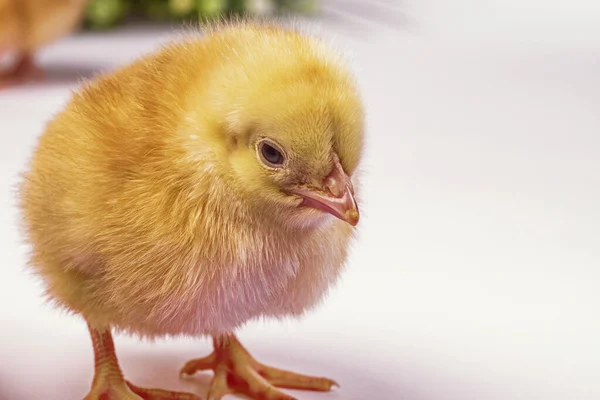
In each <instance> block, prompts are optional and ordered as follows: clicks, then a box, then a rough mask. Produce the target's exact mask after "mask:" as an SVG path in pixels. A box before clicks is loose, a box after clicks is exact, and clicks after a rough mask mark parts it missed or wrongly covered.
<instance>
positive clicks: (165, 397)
mask: <svg viewBox="0 0 600 400" xmlns="http://www.w3.org/2000/svg"><path fill="white" fill-rule="evenodd" d="M89 329H90V334H91V336H92V343H93V344H94V359H95V373H94V382H93V384H92V388H91V390H90V392H89V393H88V395H87V396H86V397H85V398H84V399H83V400H200V398H199V397H197V396H194V395H193V394H191V393H180V392H172V391H168V390H161V389H144V388H140V387H138V386H135V385H133V384H131V383H130V382H128V381H126V380H125V378H124V377H123V374H122V372H121V368H120V367H119V363H118V361H117V356H116V354H115V347H114V343H113V340H112V335H111V333H110V330H103V331H99V330H96V329H94V328H92V327H90V328H89Z"/></svg>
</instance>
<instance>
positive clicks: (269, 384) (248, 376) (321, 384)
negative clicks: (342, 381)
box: [181, 336, 339, 400]
mask: <svg viewBox="0 0 600 400" xmlns="http://www.w3.org/2000/svg"><path fill="white" fill-rule="evenodd" d="M213 343H214V348H215V350H214V352H213V353H212V354H210V355H209V356H207V357H203V358H198V359H194V360H191V361H189V362H187V363H186V364H185V366H184V367H183V368H182V369H181V374H182V375H193V374H194V373H196V372H197V371H204V370H209V369H210V370H213V371H214V374H215V375H214V378H213V380H212V382H211V385H210V389H209V392H208V399H207V400H220V399H221V398H222V397H223V396H225V395H228V394H233V393H241V394H245V395H247V396H249V397H251V398H252V399H255V400H296V399H295V398H294V397H292V396H290V395H288V394H285V393H283V392H282V391H280V390H278V389H276V387H280V388H287V389H299V390H312V391H321V392H327V391H330V390H331V389H332V388H333V387H334V386H339V385H338V384H337V383H336V382H335V381H333V380H331V379H327V378H319V377H312V376H307V375H301V374H296V373H293V372H289V371H284V370H281V369H277V368H273V367H269V366H266V365H263V364H261V363H259V362H258V361H256V360H255V359H254V358H253V357H252V356H251V355H250V353H248V351H247V350H246V349H245V348H244V347H243V346H242V344H241V343H240V342H239V341H238V340H237V338H236V337H235V336H227V337H224V338H215V339H213Z"/></svg>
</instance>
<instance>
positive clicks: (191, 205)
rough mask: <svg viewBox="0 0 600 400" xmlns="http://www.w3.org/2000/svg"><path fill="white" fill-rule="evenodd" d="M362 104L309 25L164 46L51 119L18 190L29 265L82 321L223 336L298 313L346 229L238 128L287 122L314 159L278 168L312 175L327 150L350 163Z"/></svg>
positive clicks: (330, 275) (143, 331) (237, 30)
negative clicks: (262, 160)
mask: <svg viewBox="0 0 600 400" xmlns="http://www.w3.org/2000/svg"><path fill="white" fill-rule="evenodd" d="M361 118H362V116H361V109H360V103H359V99H358V96H357V94H356V92H355V91H354V88H353V86H352V83H351V80H350V76H349V75H348V73H347V72H346V71H345V70H344V69H343V67H342V65H341V64H340V61H339V60H338V58H336V57H335V56H334V55H333V54H332V53H331V52H330V51H329V50H328V49H327V48H326V47H325V46H324V45H323V44H322V43H321V42H320V41H317V40H315V39H312V38H308V37H305V36H303V35H300V34H298V33H295V32H292V31H288V30H284V29H280V28H276V27H269V26H253V25H249V24H240V25H237V26H235V25H234V26H229V27H227V28H223V29H218V30H216V31H215V32H213V33H211V34H209V35H208V36H207V37H206V38H203V37H196V36H192V37H191V38H187V39H185V40H181V41H179V42H177V43H175V44H172V45H169V46H167V47H165V48H164V49H162V50H161V51H159V52H157V53H155V54H152V55H149V56H147V57H145V58H142V59H140V60H138V61H137V62H135V63H133V64H132V65H130V66H127V67H125V68H122V69H120V70H118V71H116V72H114V73H112V74H110V75H108V76H106V77H103V78H100V79H99V80H97V81H96V82H92V83H90V84H89V85H87V86H86V87H85V88H83V90H82V91H81V92H80V93H78V94H75V95H74V97H73V99H72V101H71V102H70V103H69V104H68V105H67V106H66V108H65V110H64V111H63V112H61V113H60V114H59V115H58V116H57V117H56V118H55V119H54V120H53V121H52V122H50V123H49V125H48V127H47V130H46V132H45V133H44V134H43V135H42V137H41V139H40V142H39V145H38V147H37V149H36V152H35V154H34V157H33V159H32V162H31V167H30V170H29V171H28V172H27V173H26V179H25V181H24V184H23V186H22V191H21V194H22V209H23V213H24V219H25V222H26V224H25V226H26V229H27V230H26V231H27V237H28V238H29V241H30V242H31V243H32V245H33V255H32V262H31V265H32V267H33V268H34V269H35V271H36V272H37V273H38V274H39V275H40V276H41V277H42V278H43V280H44V281H45V283H46V285H47V292H48V296H49V297H50V298H51V299H52V300H54V301H55V302H56V303H58V304H60V305H61V306H64V307H66V308H67V309H69V310H72V311H74V312H76V313H79V314H81V315H82V316H84V317H85V319H86V320H87V321H88V323H89V325H90V326H92V327H95V328H101V327H108V326H112V327H114V328H116V329H119V330H123V331H127V332H129V333H135V334H138V335H141V336H150V337H153V336H160V335H180V334H183V335H201V334H212V335H220V334H227V333H230V332H232V331H233V330H234V329H235V328H237V327H239V326H240V325H241V324H243V323H244V322H246V321H248V320H250V319H253V318H256V317H259V316H274V317H281V316H285V315H300V314H302V313H303V312H304V311H306V310H307V309H309V308H310V307H312V306H314V305H315V304H316V303H317V302H318V301H319V300H320V299H321V298H322V296H323V294H324V293H326V291H327V289H328V288H329V286H330V285H331V284H332V283H333V282H335V280H336V279H337V277H338V275H339V273H340V271H341V269H342V265H343V264H344V262H345V259H346V254H347V246H348V244H349V241H350V239H351V237H352V233H353V228H352V226H351V225H350V224H348V223H347V222H345V221H343V220H341V219H335V218H333V217H331V218H330V215H329V214H327V213H324V212H322V211H318V210H316V209H314V208H303V207H298V199H297V197H292V198H290V197H289V196H286V197H282V196H283V195H281V193H280V192H279V191H278V190H277V189H276V188H275V187H274V186H273V185H272V184H271V183H272V182H271V180H269V179H270V178H269V175H265V173H267V174H270V173H273V172H272V171H270V170H266V172H265V171H263V168H262V167H261V166H260V164H259V163H258V162H256V158H257V155H256V153H255V151H254V148H253V147H252V146H249V142H251V141H252V140H253V139H252V138H254V137H255V136H256V135H259V136H261V135H262V133H265V134H266V133H269V132H275V133H276V134H277V135H282V137H281V138H280V139H281V140H283V141H285V138H287V137H288V136H289V137H292V138H293V140H292V142H293V143H294V146H295V147H296V149H297V152H296V155H297V156H296V158H297V159H300V158H301V157H300V155H299V154H308V156H307V158H311V157H313V158H314V160H312V161H310V162H308V161H307V162H304V163H302V162H301V161H302V160H298V162H299V163H300V164H298V165H302V167H299V170H300V172H298V171H292V172H289V173H287V174H286V175H285V176H283V177H282V178H281V179H282V180H281V182H283V183H282V184H283V185H285V184H287V183H286V182H288V181H294V182H296V181H298V182H301V184H302V185H303V187H310V186H311V185H313V184H316V183H315V182H313V181H314V179H313V178H314V177H315V176H316V177H318V178H319V179H322V178H323V177H325V176H326V175H327V173H329V170H330V169H331V163H330V157H329V154H326V153H327V152H328V151H332V152H335V153H336V154H337V155H336V157H339V160H340V163H341V165H342V166H343V168H344V170H345V171H347V172H348V171H350V172H353V171H354V170H355V169H356V167H357V165H358V161H359V158H360V152H361V146H362V136H361V135H362V126H361V122H362V119H361ZM290 140H291V139H290ZM313 142H318V143H319V145H317V144H314V143H313ZM290 143H291V142H290ZM321 144H322V145H321ZM303 152H304V153H303ZM292 158H293V157H292V156H290V163H291V162H292V160H291V159H292ZM321 159H322V160H325V161H326V162H325V161H324V162H323V163H319V160H321ZM294 162H296V161H294Z"/></svg>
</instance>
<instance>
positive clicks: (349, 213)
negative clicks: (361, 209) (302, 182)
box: [295, 157, 359, 226]
mask: <svg viewBox="0 0 600 400" xmlns="http://www.w3.org/2000/svg"><path fill="white" fill-rule="evenodd" d="M295 194H297V195H299V196H301V197H302V198H303V201H302V203H301V204H300V206H304V207H312V208H317V209H319V210H323V211H325V212H328V213H330V214H332V215H334V216H335V217H337V218H339V219H341V220H342V221H346V222H348V223H349V224H350V225H352V226H356V224H358V219H359V213H358V206H357V205H356V200H355V199H354V188H353V186H352V182H351V181H350V178H349V177H348V175H346V173H345V172H344V169H343V168H342V165H341V164H340V161H339V159H338V158H337V157H335V158H334V165H333V169H332V170H331V172H330V173H329V175H327V176H326V177H325V179H324V180H323V188H322V189H320V188H310V189H307V188H299V189H297V190H296V191H295Z"/></svg>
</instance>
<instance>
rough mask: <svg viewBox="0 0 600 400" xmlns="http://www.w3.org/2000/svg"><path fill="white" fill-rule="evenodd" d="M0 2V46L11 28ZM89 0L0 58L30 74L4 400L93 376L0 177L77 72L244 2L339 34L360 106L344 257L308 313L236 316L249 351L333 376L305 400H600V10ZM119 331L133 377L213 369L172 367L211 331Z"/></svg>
mask: <svg viewBox="0 0 600 400" xmlns="http://www.w3.org/2000/svg"><path fill="white" fill-rule="evenodd" d="M3 1H4V2H5V4H9V3H10V1H16V0H1V1H0V40H1V39H2V38H6V37H11V36H10V35H8V34H5V35H4V36H3V35H2V33H4V32H9V31H10V32H13V36H12V37H15V36H18V35H19V34H16V33H14V32H24V31H20V30H19V29H21V28H19V25H18V24H15V23H14V21H15V20H14V19H13V18H12V17H10V15H12V14H10V12H9V11H6V10H9V9H10V5H9V6H6V5H5V6H4V8H1V6H2V5H3ZM19 1H20V0H19ZM36 1H38V2H37V3H36V4H38V5H41V4H42V3H43V2H42V0H36ZM74 3H75V2H74ZM83 3H84V4H83V6H82V7H81V13H80V14H78V15H79V16H78V17H77V18H74V17H72V16H71V17H69V18H70V19H73V20H75V19H76V20H77V22H76V23H72V25H73V29H66V28H67V27H69V26H71V22H70V20H69V21H67V17H66V15H71V14H69V13H66V14H62V13H58V12H57V13H54V12H52V11H53V10H54V11H55V12H56V11H57V10H58V9H57V8H53V7H51V8H49V9H45V10H44V12H43V13H40V14H41V15H42V17H39V18H40V19H38V20H37V21H41V22H40V24H41V25H39V26H42V25H43V24H42V22H43V21H49V20H51V18H50V17H51V16H52V15H59V16H58V17H53V18H55V19H52V21H53V24H54V25H52V24H50V25H52V26H55V27H56V26H57V25H56V24H58V26H61V27H64V28H65V29H62V30H60V31H61V33H60V35H59V34H58V33H57V32H58V31H59V30H56V29H49V30H48V32H50V33H52V34H50V33H49V34H48V35H47V37H48V38H50V37H52V36H56V39H55V40H52V41H49V42H48V43H43V45H40V46H39V49H38V50H36V52H35V54H34V56H35V59H34V60H35V61H34V62H32V61H31V60H29V61H23V60H21V62H20V64H19V65H20V66H21V68H17V69H14V67H11V66H10V62H11V61H10V60H17V61H18V57H19V56H18V54H17V55H15V53H17V52H16V51H13V52H12V54H10V55H9V54H8V53H10V52H7V53H5V54H4V56H5V65H8V66H7V67H6V68H7V71H8V72H9V73H11V74H12V76H13V77H14V76H16V75H18V73H21V72H22V71H24V70H25V71H31V70H33V68H32V67H31V65H36V66H37V67H39V69H40V70H41V71H42V72H43V77H42V78H40V77H39V76H38V77H37V78H35V79H26V80H24V81H23V82H21V83H19V84H15V85H6V86H4V87H2V88H0V162H1V167H2V168H1V169H0V238H1V239H2V240H0V250H1V254H2V255H3V256H4V257H3V263H2V264H3V265H2V267H0V324H1V327H0V360H2V362H1V363H0V400H32V399H42V398H43V399H46V400H65V399H78V398H82V397H83V396H84V395H85V394H86V392H87V390H88V389H89V385H90V382H91V379H92V374H93V368H92V366H93V360H92V349H91V346H90V342H89V338H88V334H87V331H86V327H85V325H84V323H83V322H82V321H81V320H80V319H78V318H77V317H73V316H68V315H65V314H64V313H62V312H57V311H56V310H54V309H52V307H50V306H49V305H46V304H45V303H44V301H43V298H42V296H41V293H42V287H41V285H40V284H39V282H37V281H35V280H33V279H32V278H31V277H30V276H29V275H28V274H27V272H26V270H25V268H24V265H25V260H26V254H27V250H28V249H27V247H25V246H23V245H22V240H21V237H20V235H19V230H18V222H19V219H18V218H19V217H18V214H17V211H16V207H15V200H14V187H15V184H16V182H17V179H18V176H19V173H20V172H21V171H22V170H23V168H24V167H25V163H26V161H27V159H28V157H29V156H30V154H31V151H32V148H33V146H34V145H35V143H36V140H37V138H38V137H39V135H40V134H41V133H42V132H43V129H44V126H45V124H46V123H47V122H48V121H49V120H50V119H51V118H52V117H53V115H54V114H56V113H57V112H58V111H59V110H60V109H61V108H62V107H63V106H64V104H65V102H66V101H67V100H68V99H69V97H70V95H71V92H72V91H73V90H76V89H77V87H78V86H79V85H80V84H81V82H82V80H84V79H89V78H93V77H94V76H95V75H97V74H99V73H104V72H106V71H110V70H112V69H114V68H116V67H118V66H121V65H123V64H125V63H128V62H130V61H132V60H134V59H136V58H138V57H139V56H141V55H142V54H145V53H147V52H150V51H153V50H155V49H157V48H158V46H160V44H162V43H164V42H165V41H168V40H171V39H172V38H174V37H176V36H177V35H178V34H179V33H180V32H182V31H183V30H189V28H190V26H197V29H198V30H199V31H200V32H202V24H203V23H204V22H205V21H208V20H211V19H214V18H220V17H225V18H227V17H231V16H233V15H240V14H248V15H255V16H260V17H266V18H278V19H279V20H280V21H282V23H288V22H289V21H297V22H299V23H300V24H302V25H303V26H305V27H306V29H308V30H309V31H311V32H314V33H315V34H317V35H321V36H323V37H326V38H327V39H328V40H330V42H332V43H334V44H335V45H336V46H338V47H340V48H341V49H342V50H344V51H345V52H346V53H347V54H348V57H349V58H350V60H351V62H352V65H353V68H354V70H355V71H356V74H357V79H358V82H359V84H360V86H361V90H362V93H363V97H364V101H365V104H366V108H367V152H366V156H365V159H364V163H363V169H364V178H363V180H364V184H363V187H362V197H363V198H364V206H363V210H364V211H363V214H362V215H363V217H362V219H361V224H360V230H359V240H358V241H357V243H356V245H355V246H354V249H353V252H352V256H351V258H350V260H349V263H348V267H347V272H346V274H345V275H344V277H343V279H342V281H341V282H340V284H339V285H338V287H337V288H336V289H335V290H333V292H332V293H331V295H330V296H329V298H328V300H327V301H326V302H325V303H324V304H323V305H322V306H321V307H319V308H318V309H317V310H316V311H315V312H313V313H311V314H309V315H308V316H307V317H306V318H304V319H302V320H299V321H296V320H291V321H284V322H273V321H264V322H261V323H253V324H249V325H248V326H247V327H245V328H244V329H243V330H242V331H240V337H241V339H242V341H243V342H244V343H245V344H246V346H247V347H248V348H249V349H250V350H251V351H252V353H253V355H254V356H256V357H257V358H258V359H260V360H261V361H263V362H265V363H270V364H274V365H277V366H281V367H284V368H288V369H294V370H298V371H303V372H306V373H312V374H317V375H324V376H328V377H332V378H334V379H336V380H337V381H338V382H340V384H341V389H340V390H338V391H337V392H334V393H329V394H318V393H300V392H295V393H294V395H296V396H297V397H298V398H299V399H300V400H317V399H319V400H321V399H322V400H328V399H332V400H333V399H343V400H359V399H360V400H362V399H378V400H396V399H402V400H565V399H574V400H575V399H576V400H598V399H600V316H599V309H600V290H599V289H598V288H599V285H600V3H598V2H594V1H588V0H571V1H564V0H563V1H558V0H545V1H542V0H539V1H538V0H453V1H449V0H398V1H394V0H379V1H359V0H354V1H344V0H335V1H334V0H314V1H308V0H307V1H293V0H287V1H275V0H272V1H269V0H262V1H259V0H254V1H242V0H238V1H225V0H222V1H219V0H212V1H211V0H90V1H89V2H85V1H83ZM19 4H21V5H23V4H25V2H22V3H19ZM44 15H45V17H44ZM35 26H38V25H35ZM9 27H10V29H12V30H10V29H9ZM3 29H4V30H3ZM21 35H25V33H21ZM42 36H44V35H42ZM5 47H6V46H5ZM0 48H1V46H0ZM11 57H12V58H11ZM7 60H8V61H7ZM11 68H13V70H11ZM15 71H16V72H15ZM17 72H18V73H17ZM8 75H10V74H8V73H7V75H6V76H8ZM8 80H9V79H7V81H8ZM116 342H117V343H116V344H117V347H118V349H117V350H118V355H119V357H120V359H121V360H122V366H123V369H124V372H125V374H126V375H127V377H128V378H129V379H131V380H132V381H134V382H136V383H137V384H139V385H142V386H144V385H146V386H148V385H151V386H159V387H165V388H173V389H183V390H189V391H194V392H196V393H199V394H201V395H203V396H204V395H205V393H206V390H207V387H208V383H209V381H210V375H209V374H207V375H200V376H198V377H194V378H192V379H186V380H183V381H182V380H179V379H178V377H177V371H178V370H179V368H180V366H181V365H182V364H183V363H184V362H185V361H186V360H187V359H189V358H190V357H197V356H200V355H204V354H207V353H208V352H209V351H210V343H209V341H207V340H204V339H201V340H168V341H167V340H164V341H158V342H156V343H152V344H150V343H144V342H138V341H137V340H134V339H131V338H128V337H123V336H118V337H117V338H116ZM231 398H234V397H231Z"/></svg>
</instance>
